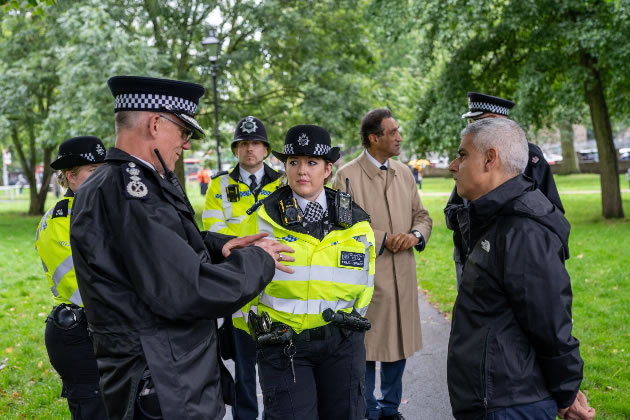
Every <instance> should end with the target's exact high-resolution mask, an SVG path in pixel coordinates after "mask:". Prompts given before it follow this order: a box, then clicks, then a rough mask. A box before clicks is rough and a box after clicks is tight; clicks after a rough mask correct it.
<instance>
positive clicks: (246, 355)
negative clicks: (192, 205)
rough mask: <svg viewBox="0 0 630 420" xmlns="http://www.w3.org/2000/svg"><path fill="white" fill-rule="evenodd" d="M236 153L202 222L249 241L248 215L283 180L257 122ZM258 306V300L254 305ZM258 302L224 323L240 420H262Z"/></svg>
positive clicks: (244, 126)
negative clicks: (252, 328)
mask: <svg viewBox="0 0 630 420" xmlns="http://www.w3.org/2000/svg"><path fill="white" fill-rule="evenodd" d="M232 153H234V156H236V157H237V158H238V164H237V165H236V166H235V167H234V169H232V171H230V172H227V171H222V172H219V173H217V174H216V175H215V176H214V177H213V178H212V182H211V184H210V192H209V193H208V194H206V205H205V207H204V212H203V216H202V220H203V226H204V229H207V230H208V231H210V232H219V233H223V234H226V235H234V236H245V235H252V234H254V233H256V232H257V229H256V224H255V223H254V222H253V221H252V220H251V219H249V223H248V221H247V220H246V219H245V216H246V212H247V210H248V209H249V208H250V207H251V206H253V205H254V203H256V202H257V201H259V200H261V199H263V198H265V197H267V196H269V195H270V194H271V193H273V192H274V191H275V190H276V189H277V188H278V186H279V185H280V174H279V173H277V172H276V171H274V170H273V169H272V168H271V167H269V166H268V165H267V164H265V163H264V160H265V158H267V156H269V140H268V139H267V130H266V129H265V125H264V124H263V123H262V121H260V120H259V119H258V118H256V117H253V116H248V117H245V118H242V119H241V120H240V121H239V122H238V124H237V125H236V129H235V130H234V140H232ZM255 300H256V299H255ZM255 300H254V301H252V302H249V303H247V304H246V305H245V306H243V307H242V308H241V309H239V310H238V311H236V312H235V313H234V314H232V317H228V318H226V319H225V320H224V322H223V325H222V326H221V329H220V337H221V339H222V340H223V339H225V340H226V341H227V343H226V344H227V345H225V346H223V348H226V347H229V348H233V352H232V353H233V354H229V353H228V354H223V357H224V358H226V357H230V358H233V359H234V372H235V378H234V379H235V385H236V402H235V403H234V405H233V406H232V416H233V417H234V419H235V420H255V419H256V418H258V399H257V397H256V344H255V343H254V342H253V341H252V339H251V338H250V337H249V334H248V332H247V331H248V329H247V317H248V312H249V308H250V306H251V305H252V304H255Z"/></svg>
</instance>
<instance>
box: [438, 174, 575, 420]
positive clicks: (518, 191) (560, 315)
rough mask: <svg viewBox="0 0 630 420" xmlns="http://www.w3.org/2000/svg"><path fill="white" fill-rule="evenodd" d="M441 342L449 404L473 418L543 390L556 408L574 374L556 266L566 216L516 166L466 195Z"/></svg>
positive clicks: (563, 402) (537, 396) (564, 289)
mask: <svg viewBox="0 0 630 420" xmlns="http://www.w3.org/2000/svg"><path fill="white" fill-rule="evenodd" d="M468 216H469V217H468V224H467V226H462V228H463V229H462V239H463V242H464V246H465V249H469V250H470V252H469V254H468V256H467V260H466V262H465V265H464V271H463V275H462V282H461V285H460V289H459V293H458V296H457V300H456V301H455V307H454V309H453V322H452V325H451V336H450V340H449V346H448V361H447V366H448V373H447V375H448V387H449V395H450V399H451V406H452V408H453V414H454V415H455V417H456V418H458V419H466V418H475V417H477V416H481V415H483V414H484V413H485V412H487V411H490V410H492V409H495V408H500V407H510V406H514V405H519V404H527V403H533V402H536V401H540V400H543V399H545V398H548V397H549V396H551V397H553V399H554V400H555V401H556V402H557V404H558V406H559V407H561V408H564V407H568V406H569V405H570V404H571V403H572V402H573V401H574V399H575V396H576V394H577V392H578V390H579V388H580V383H581V381H582V367H583V362H582V359H581V357H580V353H579V342H578V340H577V339H576V338H574V337H573V336H572V335H571V329H572V319H571V302H572V293H571V281H570V278H569V275H568V273H567V272H566V270H565V267H564V261H565V259H566V258H567V257H568V246H567V241H568V237H569V231H570V225H569V222H568V221H567V220H566V219H565V217H564V215H563V214H562V212H561V211H560V210H559V209H558V208H557V207H555V206H554V205H552V204H551V203H550V202H549V200H548V199H547V198H546V197H545V196H544V195H543V194H542V192H540V190H533V184H532V182H531V181H530V180H529V179H528V178H526V177H525V176H522V175H519V176H517V177H515V178H513V179H511V180H509V181H507V182H506V183H504V184H503V185H501V186H500V187H498V188H497V189H495V190H493V191H491V192H490V193H488V194H486V195H485V196H483V197H481V198H479V199H478V200H475V201H473V202H471V203H470V205H469V207H468Z"/></svg>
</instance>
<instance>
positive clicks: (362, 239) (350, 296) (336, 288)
mask: <svg viewBox="0 0 630 420" xmlns="http://www.w3.org/2000/svg"><path fill="white" fill-rule="evenodd" d="M287 189H288V193H289V196H292V195H290V194H291V190H290V188H289V187H285V188H282V189H281V190H278V191H276V193H274V195H272V196H270V197H269V198H268V199H267V200H265V201H264V204H263V205H262V206H261V207H260V208H259V209H258V212H257V219H258V228H259V231H260V232H268V233H269V237H270V238H274V239H276V240H278V241H280V242H282V243H284V244H287V245H288V246H290V247H292V248H293V249H294V250H295V253H293V254H290V255H291V256H292V257H294V258H295V261H294V262H285V263H284V264H285V265H287V266H290V267H291V268H292V269H293V270H294V273H293V274H287V273H285V272H282V271H279V270H276V273H275V275H274V278H273V280H272V281H271V283H269V285H267V287H266V288H265V290H264V291H263V292H262V293H261V294H260V296H259V301H258V305H257V308H256V310H255V312H256V313H258V314H260V313H262V311H265V312H267V313H268V314H269V316H270V317H271V319H272V321H274V322H282V323H284V324H286V325H288V326H290V327H291V328H293V329H294V331H295V332H297V333H300V332H301V331H303V330H306V329H311V328H316V327H320V326H322V325H325V324H327V322H326V321H324V318H323V317H322V313H323V312H324V310H326V309H328V308H331V309H332V310H334V311H335V312H336V311H337V310H339V309H341V310H343V311H344V312H348V313H350V312H352V309H353V308H355V309H356V310H357V311H358V312H359V313H360V314H361V315H365V313H366V311H367V308H368V304H369V303H370V300H371V299H372V294H373V292H374V261H375V259H376V252H375V249H374V243H375V241H374V232H373V231H372V228H371V227H370V223H369V216H368V215H367V214H366V213H365V212H364V211H363V210H362V209H361V208H360V207H359V206H357V205H356V204H355V203H353V219H354V220H355V223H354V224H353V225H352V226H351V227H349V228H347V229H335V230H332V231H330V232H329V233H328V234H327V235H326V236H325V237H324V238H323V240H321V241H320V240H318V239H317V238H315V237H313V236H311V235H308V234H306V233H300V232H296V231H295V230H292V229H291V227H287V226H284V225H282V222H281V221H280V218H279V217H278V214H279V211H278V210H277V209H278V201H279V199H280V198H283V197H285V196H287V194H286V190H287ZM326 193H327V194H326V195H327V199H328V202H329V203H331V200H330V199H329V198H332V203H334V194H335V191H334V190H331V189H328V188H326ZM330 207H331V206H330V205H329V211H330ZM270 214H274V216H270ZM252 216H253V215H252ZM252 309H253V308H252Z"/></svg>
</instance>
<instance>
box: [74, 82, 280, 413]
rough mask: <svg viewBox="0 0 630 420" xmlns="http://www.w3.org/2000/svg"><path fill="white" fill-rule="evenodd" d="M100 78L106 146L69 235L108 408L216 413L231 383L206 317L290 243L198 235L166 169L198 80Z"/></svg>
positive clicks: (191, 127) (266, 277)
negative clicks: (108, 116)
mask: <svg viewBox="0 0 630 420" xmlns="http://www.w3.org/2000/svg"><path fill="white" fill-rule="evenodd" d="M108 85H109V88H110V90H111V91H112V94H113V95H114V97H115V107H114V111H115V113H116V135H117V137H116V147H114V148H111V149H110V150H109V151H108V153H107V157H106V159H105V162H106V163H105V165H104V166H103V168H101V169H100V170H99V171H97V172H96V173H95V174H94V175H93V176H92V177H90V179H89V180H88V182H86V183H85V184H84V185H83V186H82V188H81V191H80V193H79V194H78V196H77V199H76V201H75V209H76V210H75V212H74V215H73V219H72V225H71V235H70V236H71V241H72V245H73V250H72V252H73V254H72V255H73V258H74V261H75V267H76V271H77V278H78V282H79V287H80V288H81V293H82V297H83V300H84V303H85V308H86V312H87V318H88V321H89V325H90V329H91V331H92V336H93V339H94V349H95V353H96V359H97V362H98V367H99V372H100V377H101V388H102V391H103V396H104V400H105V405H106V408H107V412H108V415H109V416H110V418H111V419H123V418H124V419H132V418H140V419H143V418H152V419H154V418H164V419H217V418H221V417H222V416H223V414H224V412H225V407H224V401H227V402H231V398H232V397H233V395H231V392H230V390H231V387H233V383H231V377H229V373H228V374H227V375H226V373H227V371H225V368H224V367H223V365H222V364H221V363H220V359H219V358H218V356H217V354H218V348H217V338H216V318H218V317H224V316H226V315H228V316H229V314H231V313H232V312H234V311H235V310H236V309H238V308H239V307H241V306H243V305H244V304H245V303H246V302H248V301H249V300H251V299H252V298H253V297H254V296H256V295H257V294H258V293H259V292H260V291H261V290H262V289H263V287H264V286H265V285H266V284H267V283H268V282H269V281H270V280H271V278H272V277H273V274H274V272H275V268H276V267H277V268H278V269H279V270H286V269H287V268H286V267H284V266H283V265H281V264H278V263H276V260H277V259H278V258H279V253H280V252H290V251H291V249H290V248H289V247H286V246H284V245H281V244H279V243H278V242H276V241H271V240H260V239H261V238H262V237H263V235H257V236H249V237H244V238H234V239H231V237H228V236H225V235H221V234H215V233H207V232H200V231H199V229H198V227H197V224H196V223H195V219H194V211H193V209H192V207H191V206H190V203H189V202H188V200H187V198H186V196H185V194H184V193H183V190H182V189H181V186H180V185H179V184H178V182H177V178H176V177H175V176H174V174H173V173H172V170H173V168H174V166H175V162H176V160H177V159H178V158H179V157H180V156H181V154H182V152H183V150H188V149H189V148H190V144H189V140H190V138H199V137H201V136H202V135H203V130H202V129H201V127H200V126H199V124H198V123H197V121H196V120H195V119H194V116H195V112H196V109H197V105H198V101H199V98H200V97H201V96H202V95H203V93H204V89H203V87H201V86H200V85H197V84H194V83H186V82H180V81H175V80H165V79H154V78H148V77H134V76H116V77H113V78H111V79H110V80H109V81H108ZM250 245H254V246H250ZM285 259H287V260H291V259H292V258H291V257H290V256H288V255H286V254H285ZM232 391H233V389H232Z"/></svg>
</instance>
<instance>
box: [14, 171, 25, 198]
mask: <svg viewBox="0 0 630 420" xmlns="http://www.w3.org/2000/svg"><path fill="white" fill-rule="evenodd" d="M15 185H16V186H17V187H18V188H19V190H18V194H20V195H22V191H24V186H25V185H26V178H25V177H24V175H22V174H19V175H18V178H17V182H16V183H15Z"/></svg>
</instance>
